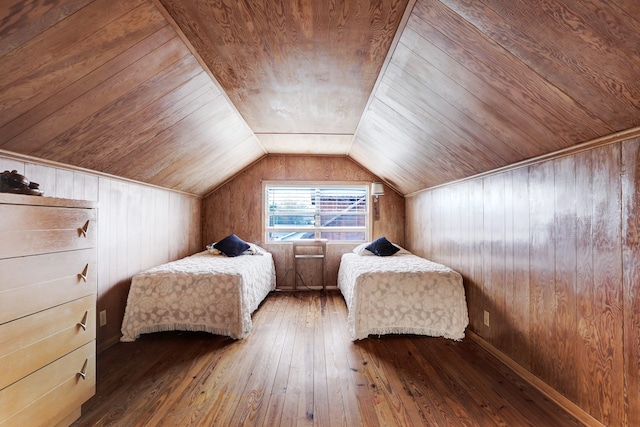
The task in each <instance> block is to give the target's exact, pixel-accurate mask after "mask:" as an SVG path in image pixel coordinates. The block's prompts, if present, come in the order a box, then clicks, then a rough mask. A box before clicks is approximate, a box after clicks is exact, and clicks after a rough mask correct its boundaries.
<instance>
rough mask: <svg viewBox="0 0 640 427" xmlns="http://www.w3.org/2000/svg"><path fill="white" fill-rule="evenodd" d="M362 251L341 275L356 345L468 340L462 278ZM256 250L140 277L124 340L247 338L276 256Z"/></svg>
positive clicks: (209, 256) (203, 257) (409, 257)
mask: <svg viewBox="0 0 640 427" xmlns="http://www.w3.org/2000/svg"><path fill="white" fill-rule="evenodd" d="M364 247H365V245H361V246H359V247H358V248H356V249H355V250H354V253H347V254H344V255H343V256H342V259H341V263H340V268H339V273H338V288H339V289H340V291H341V292H342V295H343V296H344V299H345V301H346V304H347V308H348V319H347V326H348V329H349V332H350V334H351V338H352V340H358V339H363V338H366V337H367V336H369V335H383V334H418V335H430V336H442V337H445V338H449V339H453V340H460V339H462V338H463V337H464V331H465V328H466V327H467V325H468V314H467V305H466V300H465V295H464V288H463V285H462V277H461V276H460V274H458V273H457V272H455V271H453V270H451V269H450V268H448V267H445V266H443V265H441V264H436V263H433V262H431V261H428V260H426V259H424V258H420V257H418V256H416V255H413V254H411V253H409V252H407V251H406V250H399V251H398V253H395V254H393V255H390V256H375V255H374V254H373V253H371V252H369V251H367V250H364ZM254 248H255V250H253V251H246V252H242V253H238V254H237V255H240V256H235V255H234V256H226V255H224V254H214V253H215V252H216V251H215V250H214V249H213V248H211V247H208V249H209V250H208V251H204V252H201V253H198V254H195V255H192V256H190V257H187V258H183V259H181V260H178V261H174V262H170V263H167V264H163V265H161V266H158V267H155V268H152V269H150V270H147V271H144V272H142V273H139V274H137V275H135V276H134V278H133V280H132V283H131V289H130V291H129V296H128V300H127V307H126V310H125V316H124V320H123V323H122V338H121V341H124V342H127V341H134V340H135V339H136V338H138V337H139V336H140V334H145V333H152V332H159V331H172V330H186V331H204V332H210V333H212V334H217V335H225V336H229V337H231V338H234V339H240V338H244V337H245V336H247V334H249V333H250V332H251V314H252V313H253V312H254V311H255V310H256V309H257V308H258V306H259V305H260V303H261V302H262V301H263V300H264V298H266V296H267V295H268V294H269V292H271V291H273V290H275V286H276V283H275V277H276V276H275V267H274V262H273V257H272V255H271V254H270V253H268V252H266V251H264V250H263V249H261V248H258V247H255V246H253V245H252V249H254ZM211 252H214V253H211Z"/></svg>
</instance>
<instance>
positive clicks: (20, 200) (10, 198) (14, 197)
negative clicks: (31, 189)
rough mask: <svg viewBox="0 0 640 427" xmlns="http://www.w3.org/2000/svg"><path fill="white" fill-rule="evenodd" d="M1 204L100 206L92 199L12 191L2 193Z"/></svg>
mask: <svg viewBox="0 0 640 427" xmlns="http://www.w3.org/2000/svg"><path fill="white" fill-rule="evenodd" d="M0 204H9V205H30V206H54V207H70V208H84V209H93V208H96V207H98V202H94V201H90V200H73V199H61V198H58V197H45V196H28V195H24V194H11V193H0Z"/></svg>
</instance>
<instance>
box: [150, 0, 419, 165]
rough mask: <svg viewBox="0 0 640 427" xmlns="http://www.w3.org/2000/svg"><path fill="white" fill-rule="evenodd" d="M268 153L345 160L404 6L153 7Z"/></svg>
mask: <svg viewBox="0 0 640 427" xmlns="http://www.w3.org/2000/svg"><path fill="white" fill-rule="evenodd" d="M159 1H160V3H162V5H163V6H164V7H165V8H166V10H167V11H168V13H169V14H170V15H171V16H172V17H173V19H175V21H176V23H177V24H178V26H179V27H180V29H181V30H182V31H183V32H184V33H185V35H186V36H187V38H188V39H189V40H190V41H191V43H192V44H193V46H194V47H195V49H196V50H197V51H198V53H199V54H200V56H201V57H202V59H203V61H204V62H205V63H206V64H207V66H208V68H209V69H210V70H211V72H212V73H213V75H214V76H215V78H216V79H217V81H218V82H219V83H220V85H221V86H222V87H223V88H224V90H225V91H226V93H227V95H228V96H229V98H230V99H231V101H232V102H233V103H234V105H235V106H236V107H237V108H238V110H239V111H240V113H241V114H242V116H243V117H244V118H245V120H246V121H247V123H248V124H249V126H250V127H251V129H252V130H253V132H254V133H255V134H256V135H257V136H258V138H259V139H260V140H261V141H263V142H264V143H265V144H266V147H267V150H268V151H269V152H270V153H305V154H343V155H344V154H346V153H347V151H348V150H349V146H350V144H351V141H352V139H353V138H352V137H353V134H354V133H355V130H356V127H357V125H358V122H359V120H360V116H361V114H362V111H363V110H364V107H365V105H366V103H367V100H368V99H369V96H370V94H371V90H372V89H373V86H374V83H375V81H376V79H377V77H378V74H379V72H380V69H381V67H382V64H383V62H384V60H385V58H386V56H387V52H388V50H389V46H390V45H391V42H392V39H393V37H394V35H395V34H396V31H397V29H398V25H399V23H400V21H401V19H402V16H403V13H404V11H405V8H406V5H407V0H394V1H388V0H339V1H331V2H329V1H312V0H305V1H297V0H296V1H293V0H284V1H273V0H255V1H249V2H247V1H236V0H222V1H217V2H208V1H184V0H159Z"/></svg>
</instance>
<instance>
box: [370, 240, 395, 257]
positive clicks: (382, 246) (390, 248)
mask: <svg viewBox="0 0 640 427" xmlns="http://www.w3.org/2000/svg"><path fill="white" fill-rule="evenodd" d="M365 249H367V250H369V251H371V252H373V253H374V254H376V255H378V256H391V255H393V254H395V253H396V252H398V251H399V250H400V248H398V247H397V246H395V245H394V244H393V243H391V242H390V241H388V240H387V238H386V237H380V238H378V239H376V240H374V241H373V242H371V243H370V244H369V245H368V246H367V247H366V248H365Z"/></svg>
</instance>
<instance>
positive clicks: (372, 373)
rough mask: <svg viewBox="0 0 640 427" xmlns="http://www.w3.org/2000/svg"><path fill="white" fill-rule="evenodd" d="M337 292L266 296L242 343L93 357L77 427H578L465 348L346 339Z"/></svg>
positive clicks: (161, 346) (179, 340)
mask: <svg viewBox="0 0 640 427" xmlns="http://www.w3.org/2000/svg"><path fill="white" fill-rule="evenodd" d="M346 322H347V311H346V305H345V303H344V300H343V298H342V296H341V295H340V294H339V293H338V292H329V293H327V295H326V296H325V295H322V294H321V293H315V292H298V293H285V292H278V293H272V294H271V295H270V296H269V297H268V298H267V299H266V300H265V302H264V303H263V304H262V305H261V307H260V308H259V309H258V310H257V311H256V312H255V313H254V315H253V332H252V333H251V335H250V336H249V337H247V338H246V339H244V340H238V341H234V340H231V339H229V338H225V337H221V336H215V335H210V334H206V333H187V332H167V333H157V334H149V335H143V336H142V337H141V338H140V339H138V340H137V341H135V342H133V343H118V344H116V345H115V346H113V347H111V348H109V349H108V350H106V351H104V352H103V353H101V354H99V355H98V361H97V363H98V366H97V369H98V383H97V393H96V395H95V396H94V397H93V398H92V399H91V400H89V401H88V402H87V403H86V404H85V405H84V406H83V408H82V417H81V418H80V419H79V420H78V421H77V422H76V423H74V425H75V426H156V425H157V426H238V425H252V426H253V425H257V426H279V425H282V426H306V425H308V426H312V425H315V426H482V427H486V426H527V425H531V426H537V427H540V426H554V427H555V426H578V425H581V424H580V423H579V422H578V421H577V420H575V419H574V418H573V417H571V416H570V415H568V414H567V413H565V412H564V411H563V410H562V409H561V408H559V407H558V406H556V405H555V404H554V403H553V402H551V401H549V400H548V399H546V398H545V397H544V396H543V395H541V394H540V393H539V392H537V391H536V390H535V389H534V388H532V387H531V386H529V385H528V384H526V383H525V382H524V381H522V380H521V379H520V378H519V377H517V376H516V375H514V374H513V373H512V371H510V370H509V369H508V368H507V367H505V366H504V365H502V364H500V363H499V362H498V361H497V360H496V359H495V358H494V357H493V356H491V355H490V354H488V353H487V352H486V351H485V350H483V349H482V348H481V347H480V346H478V345H477V344H476V343H474V342H473V341H472V340H470V339H468V338H466V339H464V340H463V341H461V342H455V341H451V340H447V339H444V338H432V337H418V336H400V335H389V336H383V337H370V338H367V339H365V340H361V341H357V342H355V343H353V342H351V341H350V339H349V334H348V332H347V329H346Z"/></svg>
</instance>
